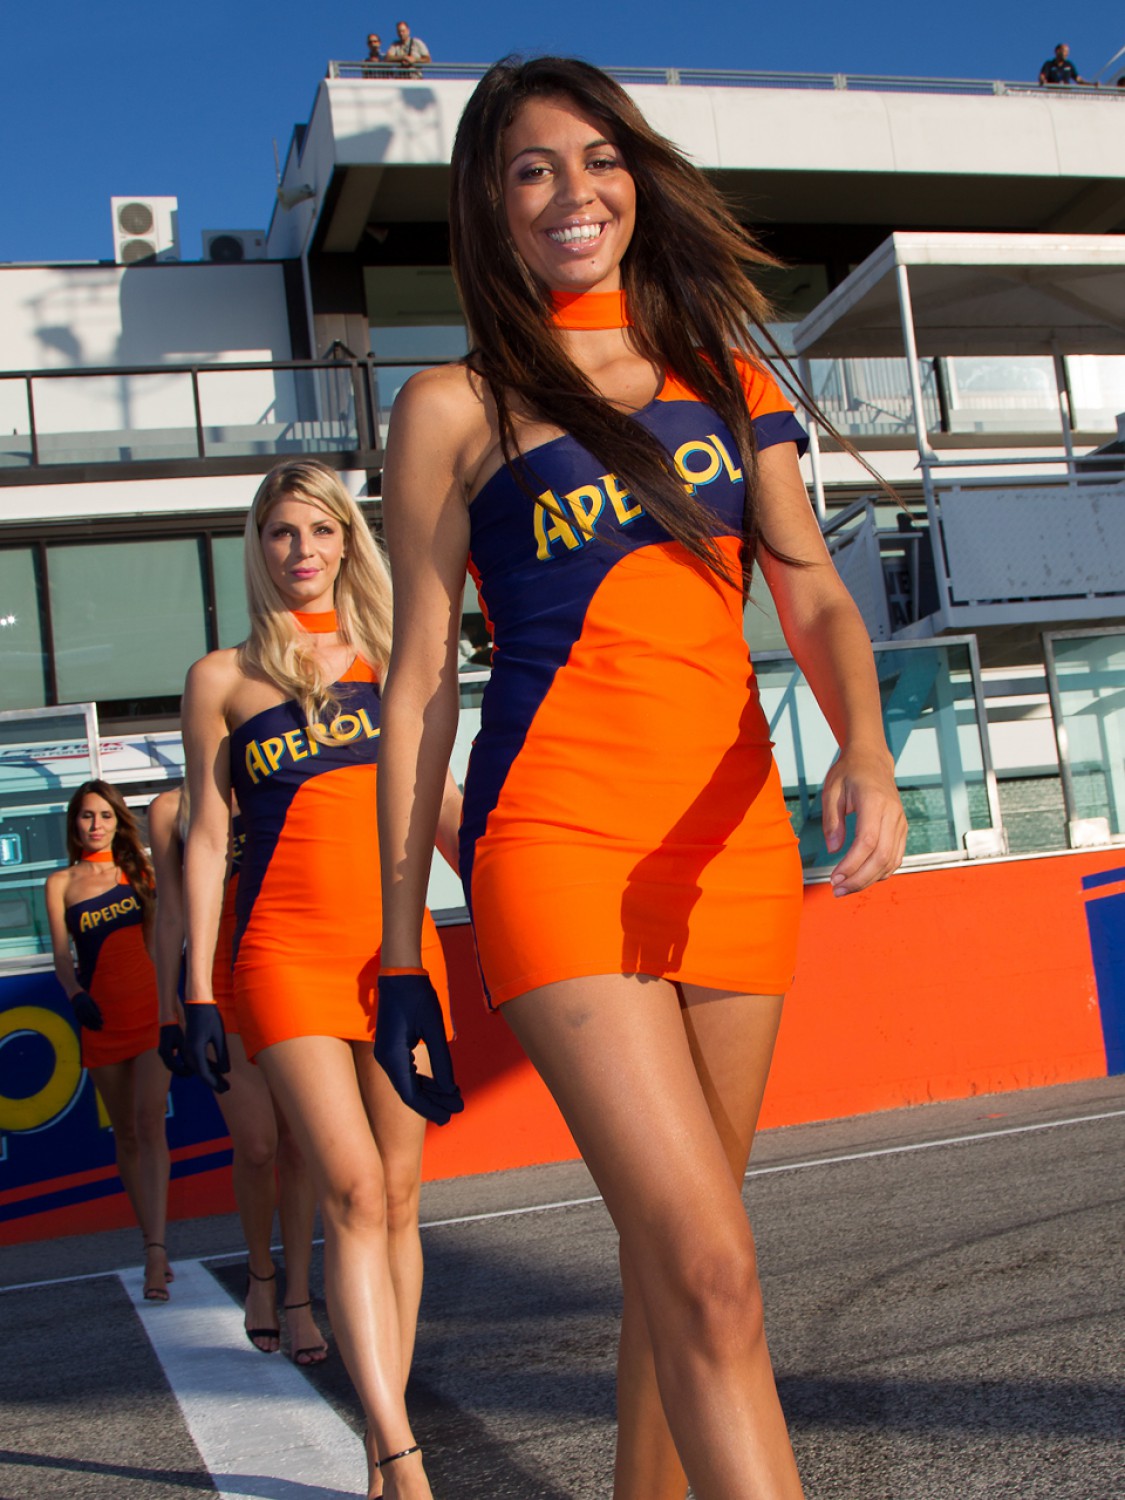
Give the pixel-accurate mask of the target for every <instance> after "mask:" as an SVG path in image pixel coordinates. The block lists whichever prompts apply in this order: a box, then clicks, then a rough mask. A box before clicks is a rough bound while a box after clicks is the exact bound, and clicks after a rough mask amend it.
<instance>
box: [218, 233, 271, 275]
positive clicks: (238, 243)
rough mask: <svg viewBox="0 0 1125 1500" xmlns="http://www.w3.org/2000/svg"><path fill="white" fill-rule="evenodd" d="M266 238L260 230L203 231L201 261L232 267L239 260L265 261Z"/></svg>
mask: <svg viewBox="0 0 1125 1500" xmlns="http://www.w3.org/2000/svg"><path fill="white" fill-rule="evenodd" d="M265 258H266V236H265V234H264V233H263V231H262V230H260V229H205V230H204V231H203V259H204V260H211V261H214V262H216V264H218V265H223V266H233V265H237V264H238V262H239V261H241V260H265Z"/></svg>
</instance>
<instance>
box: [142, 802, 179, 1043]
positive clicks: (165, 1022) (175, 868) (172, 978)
mask: <svg viewBox="0 0 1125 1500" xmlns="http://www.w3.org/2000/svg"><path fill="white" fill-rule="evenodd" d="M179 816H180V794H179V791H178V790H176V791H168V792H161V793H160V795H159V796H158V797H156V798H154V800H153V801H152V802H151V803H150V804H149V809H148V836H149V845H150V848H151V850H152V863H153V868H154V869H155V871H156V988H157V993H158V994H159V996H160V1024H161V1026H170V1025H173V1024H174V1023H176V1022H178V1021H179V1020H180V1006H179V988H180V965H181V963H182V961H183V956H184V860H183V848H182V846H181V844H180V833H179V827H178V824H179Z"/></svg>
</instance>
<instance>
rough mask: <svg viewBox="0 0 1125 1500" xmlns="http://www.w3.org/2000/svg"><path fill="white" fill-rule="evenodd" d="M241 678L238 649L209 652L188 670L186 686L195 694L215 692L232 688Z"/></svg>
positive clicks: (231, 647) (232, 647)
mask: <svg viewBox="0 0 1125 1500" xmlns="http://www.w3.org/2000/svg"><path fill="white" fill-rule="evenodd" d="M242 676H243V673H242V668H241V666H240V665H239V661H238V647H237V646H228V647H225V648H224V649H223V650H221V651H209V652H208V653H207V655H206V656H201V657H200V658H199V660H198V661H197V662H195V663H194V664H193V665H192V666H190V667H189V668H188V674H187V681H188V686H189V687H191V688H193V689H194V690H195V691H196V692H199V691H203V692H208V693H209V692H217V691H221V690H222V689H224V688H228V687H234V686H235V685H236V684H237V683H238V681H239V680H240V679H241V677H242Z"/></svg>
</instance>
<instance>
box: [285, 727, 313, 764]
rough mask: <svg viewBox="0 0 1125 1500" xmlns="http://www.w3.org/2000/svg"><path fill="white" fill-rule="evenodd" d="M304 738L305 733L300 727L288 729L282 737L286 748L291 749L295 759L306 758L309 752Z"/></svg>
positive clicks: (290, 752)
mask: <svg viewBox="0 0 1125 1500" xmlns="http://www.w3.org/2000/svg"><path fill="white" fill-rule="evenodd" d="M304 738H305V736H304V733H303V731H302V730H300V729H287V730H286V731H285V733H284V734H283V735H282V739H283V740H284V741H285V745H286V749H287V750H288V751H289V754H290V755H291V756H292V757H293V759H294V760H304V759H305V757H306V756H307V755H308V753H309V752H308V750H307V749H306V748H305V746H304V745H303V744H302V741H303V740H304Z"/></svg>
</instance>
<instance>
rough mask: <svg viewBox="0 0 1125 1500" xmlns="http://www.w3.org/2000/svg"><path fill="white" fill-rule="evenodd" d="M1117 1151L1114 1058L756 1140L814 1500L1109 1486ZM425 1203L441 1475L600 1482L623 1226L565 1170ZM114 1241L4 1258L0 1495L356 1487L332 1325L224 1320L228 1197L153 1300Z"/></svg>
mask: <svg viewBox="0 0 1125 1500" xmlns="http://www.w3.org/2000/svg"><path fill="white" fill-rule="evenodd" d="M1123 1161H1125V1079H1121V1078H1116V1079H1101V1080H1098V1081H1095V1082H1093V1083H1087V1084H1080V1085H1068V1086H1065V1087H1060V1088H1051V1089H1041V1090H1035V1091H1031V1092H1024V1093H1019V1094H1004V1095H993V1096H991V1097H988V1098H977V1099H972V1100H966V1101H962V1102H958V1103H954V1104H937V1105H928V1106H925V1107H922V1108H918V1109H913V1110H902V1111H895V1112H893V1113H888V1114H881V1115H872V1116H867V1117H864V1118H860V1119H855V1120H849V1121H844V1122H835V1123H831V1124H825V1125H813V1126H797V1127H792V1128H789V1129H786V1130H777V1131H771V1132H767V1133H764V1134H763V1135H762V1136H761V1137H760V1138H759V1141H758V1143H757V1146H756V1147H755V1153H754V1162H753V1165H752V1169H751V1173H750V1175H749V1177H748V1179H747V1183H746V1201H747V1205H748V1207H749V1211H750V1216H751V1219H752V1222H753V1224H754V1227H755V1233H756V1236H757V1240H758V1246H759V1253H760V1260H761V1271H762V1279H763V1283H764V1287H765V1294H766V1310H767V1325H768V1329H769V1333H770V1342H771V1347H772V1349H773V1355H774V1362H775V1365H776V1367H777V1371H778V1379H779V1385H780V1390H781V1395H782V1400H783V1403H784V1406H785V1410H786V1413H787V1415H788V1418H789V1422H790V1426H791V1430H792V1433H793V1439H794V1444H795V1446H796V1450H797V1456H798V1461H799V1463H800V1466H801V1470H802V1474H803V1477H804V1482H805V1487H806V1493H807V1496H808V1500H947V1497H948V1500H984V1497H993V1496H996V1497H1000V1496H1003V1497H1005V1500H1012V1497H1016V1500H1122V1497H1125V1212H1123V1199H1125V1173H1123V1171H1122V1164H1123ZM422 1217H423V1223H424V1224H425V1226H426V1227H425V1230H424V1235H423V1243H424V1247H425V1253H426V1276H427V1281H426V1291H425V1296H424V1300H423V1307H422V1322H421V1327H420V1330H419V1341H418V1350H417V1356H416V1359H415V1364H414V1373H413V1378H412V1381H411V1387H410V1392H409V1405H410V1409H411V1414H412V1419H413V1423H414V1428H415V1432H416V1434H417V1435H418V1438H419V1440H420V1441H421V1442H422V1444H423V1445H424V1448H425V1451H426V1455H427V1468H428V1472H429V1474H430V1477H431V1481H432V1483H433V1487H434V1493H435V1495H436V1496H437V1497H438V1500H478V1497H479V1500H485V1497H488V1500H587V1497H589V1500H593V1497H595V1496H597V1497H606V1500H608V1497H609V1496H610V1494H611V1474H612V1462H613V1364H614V1344H615V1337H616V1320H617V1316H618V1291H617V1273H616V1243H615V1237H614V1233H613V1228H612V1225H611V1224H610V1222H609V1218H608V1216H607V1214H606V1212H605V1209H604V1207H603V1206H602V1204H601V1202H600V1200H599V1199H598V1198H597V1195H596V1193H595V1191H594V1189H593V1186H592V1184H591V1182H590V1180H589V1178H588V1176H587V1175H586V1173H585V1170H584V1169H583V1168H582V1167H581V1165H563V1166H556V1167H544V1168H535V1169H529V1170H526V1171H521V1172H511V1173H502V1174H496V1175H493V1176H488V1177H477V1178H471V1179H462V1180H460V1181H457V1182H449V1183H437V1184H430V1185H428V1186H427V1187H426V1188H425V1190H424V1196H423V1214H422ZM137 1239H138V1237H137V1235H136V1234H135V1233H132V1234H130V1233H124V1232H121V1233H117V1232H114V1233H107V1234H103V1235H95V1236H84V1237H81V1238H74V1239H66V1240H56V1241H51V1242H48V1243H45V1244H41V1245H31V1246H18V1247H15V1248H10V1249H7V1250H5V1251H3V1252H0V1288H2V1290H0V1329H2V1330H3V1348H4V1351H5V1355H4V1359H3V1360H2V1361H0V1403H2V1405H0V1424H2V1425H0V1496H2V1497H4V1500H41V1497H52V1500H54V1497H59V1496H67V1497H76V1500H167V1497H171V1496H185V1495H193V1494H214V1493H216V1492H217V1493H219V1494H222V1495H226V1496H230V1497H232V1500H234V1497H237V1500H244V1497H260V1500H333V1497H335V1496H338V1495H346V1494H355V1493H357V1492H360V1493H361V1490H360V1486H361V1483H362V1477H363V1470H362V1458H361V1450H360V1446H359V1438H358V1434H359V1432H360V1431H361V1430H362V1422H361V1417H360V1413H359V1409H358V1407H357V1405H356V1403H355V1400H354V1397H353V1396H352V1394H351V1389H350V1386H349V1383H348V1380H347V1377H346V1375H345V1374H344V1371H343V1368H342V1365H341V1363H340V1360H339V1356H338V1355H337V1354H336V1352H335V1350H333V1352H332V1355H331V1357H330V1358H329V1360H328V1362H327V1364H326V1365H325V1366H323V1367H322V1368H321V1369H319V1370H317V1371H315V1372H313V1373H312V1374H311V1375H310V1374H306V1373H303V1372H298V1371H297V1370H296V1368H295V1367H294V1366H293V1365H292V1364H291V1363H290V1362H289V1361H288V1360H286V1359H284V1358H283V1357H280V1356H273V1357H266V1356H263V1355H260V1354H255V1353H254V1351H253V1350H252V1349H251V1348H250V1346H249V1344H247V1343H246V1341H245V1339H244V1338H243V1337H242V1333H241V1310H240V1307H239V1305H238V1300H237V1299H238V1298H239V1296H240V1293H241V1289H242V1262H241V1258H240V1257H239V1255H238V1253H237V1252H238V1243H239V1241H238V1233H237V1226H236V1223H235V1221H234V1220H233V1219H230V1218H213V1219H199V1220H194V1221H192V1222H190V1223H183V1224H176V1225H172V1226H170V1234H169V1239H170V1241H171V1244H170V1249H171V1250H172V1253H173V1257H174V1260H175V1263H176V1265H177V1270H178V1276H177V1281H176V1283H175V1284H174V1286H173V1288H172V1301H171V1302H170V1303H169V1304H167V1305H166V1306H152V1305H149V1306H145V1305H142V1304H139V1303H138V1302H137V1300H136V1298H137V1296H138V1294H139V1289H140V1278H139V1267H138V1259H139V1258H138V1256H137V1253H136V1252H137ZM315 1270H316V1275H317V1276H318V1277H319V1275H320V1270H321V1266H320V1260H319V1253H318V1259H317V1264H316V1268H315ZM317 1292H318V1297H319V1294H320V1293H321V1292H322V1287H321V1285H320V1283H319V1281H318V1282H317ZM320 1313H321V1316H322V1320H323V1304H322V1303H321V1304H320ZM324 1326H325V1327H327V1324H326V1323H325V1325H324Z"/></svg>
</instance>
